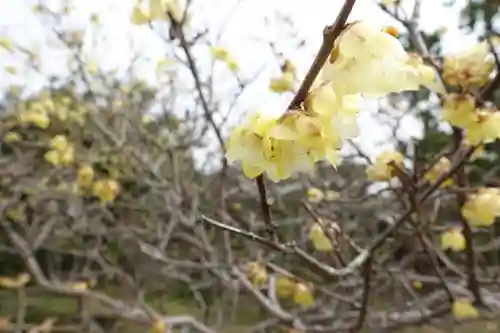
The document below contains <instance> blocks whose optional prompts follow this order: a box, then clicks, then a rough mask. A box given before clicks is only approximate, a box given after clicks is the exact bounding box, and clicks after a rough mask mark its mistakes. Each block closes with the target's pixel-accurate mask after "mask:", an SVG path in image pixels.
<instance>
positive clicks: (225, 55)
mask: <svg viewBox="0 0 500 333" xmlns="http://www.w3.org/2000/svg"><path fill="white" fill-rule="evenodd" d="M212 57H213V58H214V59H216V60H222V61H226V60H227V59H229V58H230V55H229V52H228V50H226V49H225V48H224V47H222V46H214V47H212Z"/></svg>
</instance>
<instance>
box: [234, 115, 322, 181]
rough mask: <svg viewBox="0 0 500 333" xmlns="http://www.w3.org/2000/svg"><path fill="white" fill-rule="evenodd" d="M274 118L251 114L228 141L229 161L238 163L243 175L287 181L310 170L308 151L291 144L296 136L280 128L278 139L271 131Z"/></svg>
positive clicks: (274, 132) (274, 121)
mask: <svg viewBox="0 0 500 333" xmlns="http://www.w3.org/2000/svg"><path fill="white" fill-rule="evenodd" d="M277 125H278V120H277V119H276V118H271V117H266V116H264V115H262V114H259V113H257V114H254V115H252V116H251V117H249V118H248V120H247V122H246V123H245V124H243V125H240V126H238V127H236V128H235V129H234V130H233V132H232V133H231V136H230V138H229V141H228V142H227V151H226V158H227V159H228V162H234V161H237V160H239V161H241V164H242V169H243V173H244V174H245V176H247V177H248V178H255V177H257V176H258V175H260V174H262V173H263V172H266V174H267V175H268V176H269V178H270V179H271V180H273V181H279V180H281V179H286V178H288V177H290V176H291V175H292V173H293V172H294V171H297V170H305V169H306V168H312V165H313V164H312V163H311V162H310V158H309V156H308V155H307V150H306V149H305V148H304V147H301V146H300V145H297V144H295V143H294V141H293V139H294V138H296V136H295V133H293V132H290V133H286V134H287V137H283V135H284V134H285V133H284V131H285V130H286V128H284V127H283V128H281V130H280V133H278V134H280V136H278V135H277V133H276V131H273V130H274V129H275V128H276V127H277Z"/></svg>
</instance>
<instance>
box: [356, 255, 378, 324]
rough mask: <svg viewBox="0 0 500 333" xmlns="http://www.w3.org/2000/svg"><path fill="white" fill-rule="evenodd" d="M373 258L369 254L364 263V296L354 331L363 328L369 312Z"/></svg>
mask: <svg viewBox="0 0 500 333" xmlns="http://www.w3.org/2000/svg"><path fill="white" fill-rule="evenodd" d="M372 258H373V257H372V256H369V257H368V258H367V259H366V262H365V265H364V269H363V271H364V278H363V297H362V299H361V309H360V310H359V317H358V320H357V322H356V325H355V326H354V327H353V329H352V330H351V332H353V333H356V332H359V331H361V330H362V329H363V325H364V323H365V319H366V316H367V314H368V301H369V299H370V283H371V277H372Z"/></svg>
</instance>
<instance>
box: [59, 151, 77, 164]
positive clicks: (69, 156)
mask: <svg viewBox="0 0 500 333" xmlns="http://www.w3.org/2000/svg"><path fill="white" fill-rule="evenodd" d="M74 161H75V148H74V147H72V146H70V147H68V148H66V149H65V150H63V151H60V152H59V162H60V163H61V165H70V164H72V163H73V162H74Z"/></svg>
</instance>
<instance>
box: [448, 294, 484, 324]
mask: <svg viewBox="0 0 500 333" xmlns="http://www.w3.org/2000/svg"><path fill="white" fill-rule="evenodd" d="M452 312H453V316H454V317H455V318H456V319H458V320H460V319H474V318H478V317H479V310H478V309H477V308H476V307H474V305H472V302H471V301H470V300H468V299H466V298H462V299H457V300H455V302H453V306H452Z"/></svg>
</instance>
